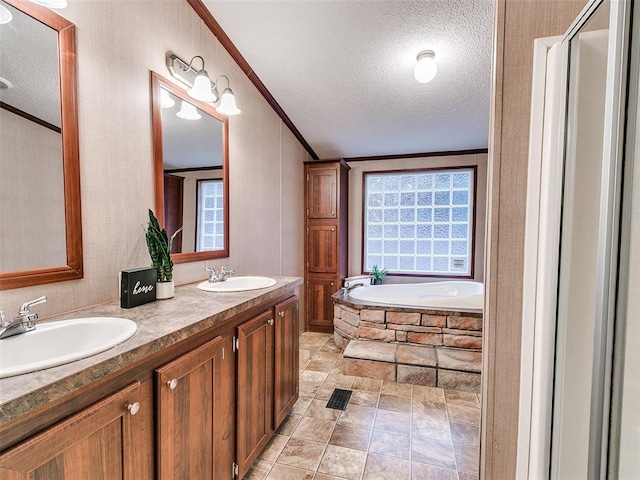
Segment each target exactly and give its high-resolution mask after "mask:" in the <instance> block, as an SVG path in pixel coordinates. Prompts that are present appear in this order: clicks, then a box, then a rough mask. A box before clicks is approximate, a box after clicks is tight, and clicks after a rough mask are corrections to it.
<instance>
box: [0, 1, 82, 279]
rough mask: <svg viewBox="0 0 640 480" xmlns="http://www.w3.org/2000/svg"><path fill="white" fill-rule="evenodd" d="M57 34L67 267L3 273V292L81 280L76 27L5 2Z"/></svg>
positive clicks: (33, 7)
mask: <svg viewBox="0 0 640 480" xmlns="http://www.w3.org/2000/svg"><path fill="white" fill-rule="evenodd" d="M4 1H5V2H6V3H8V4H9V5H11V6H12V7H14V8H16V9H18V10H21V11H22V12H23V13H25V14H26V15H28V16H30V17H32V18H34V19H35V20H37V21H38V22H41V23H43V24H45V25H47V26H49V27H50V28H52V29H53V30H55V31H57V32H58V61H59V73H60V105H61V112H60V114H61V121H62V164H63V169H64V203H65V219H66V226H65V227H66V243H67V265H62V266H59V267H57V266H56V267H48V268H36V269H32V270H19V271H13V272H2V273H0V290H10V289H13V288H21V287H28V286H33V285H42V284H46V283H54V282H63V281H66V280H74V279H78V278H82V276H83V265H82V213H81V208H80V155H79V147H78V143H79V142H78V98H77V73H76V31H75V25H74V24H73V23H71V22H69V21H68V20H66V19H65V18H63V17H61V16H60V15H58V14H56V13H54V12H52V11H51V10H49V9H48V8H45V7H41V6H39V5H36V4H34V3H31V2H29V1H27V0H4Z"/></svg>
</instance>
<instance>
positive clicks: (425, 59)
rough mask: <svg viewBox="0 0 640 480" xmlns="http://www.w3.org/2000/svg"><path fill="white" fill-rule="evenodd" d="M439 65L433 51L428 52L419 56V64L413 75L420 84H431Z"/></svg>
mask: <svg viewBox="0 0 640 480" xmlns="http://www.w3.org/2000/svg"><path fill="white" fill-rule="evenodd" d="M437 72H438V65H437V64H436V59H435V54H434V53H433V52H432V51H431V50H426V51H424V52H420V53H419V54H418V63H416V66H415V68H414V70H413V75H414V76H415V77H416V80H417V81H419V82H420V83H429V82H430V81H431V80H433V78H434V77H435V76H436V73H437Z"/></svg>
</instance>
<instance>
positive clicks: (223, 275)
mask: <svg viewBox="0 0 640 480" xmlns="http://www.w3.org/2000/svg"><path fill="white" fill-rule="evenodd" d="M205 270H206V272H207V273H208V274H209V282H211V283H216V282H224V281H225V280H226V279H227V278H228V277H230V276H232V275H233V274H234V273H235V272H234V271H233V270H232V269H230V268H229V265H228V264H225V265H223V266H222V267H221V268H220V271H218V270H216V269H215V268H214V267H207V268H205Z"/></svg>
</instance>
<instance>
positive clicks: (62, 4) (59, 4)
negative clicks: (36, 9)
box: [31, 0, 67, 8]
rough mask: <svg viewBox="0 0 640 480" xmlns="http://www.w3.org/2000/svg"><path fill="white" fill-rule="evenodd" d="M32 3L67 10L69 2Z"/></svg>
mask: <svg viewBox="0 0 640 480" xmlns="http://www.w3.org/2000/svg"><path fill="white" fill-rule="evenodd" d="M31 2H32V3H36V4H38V5H42V6H43V7H47V8H66V7H67V0H31Z"/></svg>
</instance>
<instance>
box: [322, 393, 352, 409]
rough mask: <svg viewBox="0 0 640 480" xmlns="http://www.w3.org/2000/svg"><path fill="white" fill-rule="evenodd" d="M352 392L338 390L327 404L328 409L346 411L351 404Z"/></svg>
mask: <svg viewBox="0 0 640 480" xmlns="http://www.w3.org/2000/svg"><path fill="white" fill-rule="evenodd" d="M351 393H352V392H351V390H343V389H341V388H336V389H335V390H334V391H333V394H332V395H331V398H330V399H329V401H328V402H327V408H333V409H335V410H345V409H346V408H347V405H348V404H349V399H350V398H351Z"/></svg>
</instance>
